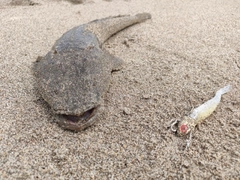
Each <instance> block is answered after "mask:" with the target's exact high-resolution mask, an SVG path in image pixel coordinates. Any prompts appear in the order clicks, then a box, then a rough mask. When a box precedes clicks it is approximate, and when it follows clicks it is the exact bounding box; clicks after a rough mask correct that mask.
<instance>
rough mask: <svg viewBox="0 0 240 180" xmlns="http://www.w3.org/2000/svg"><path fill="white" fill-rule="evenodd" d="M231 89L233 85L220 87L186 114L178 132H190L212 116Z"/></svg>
mask: <svg viewBox="0 0 240 180" xmlns="http://www.w3.org/2000/svg"><path fill="white" fill-rule="evenodd" d="M230 90H231V85H227V86H225V87H223V88H221V89H219V90H218V91H217V92H216V94H215V96H214V97H213V98H212V99H210V100H208V101H206V102H205V103H204V104H202V105H200V106H199V107H197V108H195V109H194V110H193V111H192V113H191V114H190V115H189V116H185V117H184V119H183V120H182V121H181V122H179V124H178V134H179V135H186V134H188V133H189V132H191V130H193V129H194V127H195V126H196V125H198V124H200V123H201V122H202V121H203V120H204V119H206V118H207V117H208V116H210V115H211V114H212V113H213V112H214V111H215V109H216V108H217V106H218V104H219V103H220V101H221V97H222V95H223V94H225V93H227V92H229V91H230Z"/></svg>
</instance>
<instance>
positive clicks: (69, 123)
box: [58, 106, 100, 132]
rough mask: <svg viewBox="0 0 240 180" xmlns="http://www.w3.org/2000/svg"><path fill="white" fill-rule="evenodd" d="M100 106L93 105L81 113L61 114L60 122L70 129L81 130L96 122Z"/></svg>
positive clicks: (62, 125)
mask: <svg viewBox="0 0 240 180" xmlns="http://www.w3.org/2000/svg"><path fill="white" fill-rule="evenodd" d="M99 107H100V106H96V107H93V108H91V109H89V110H87V111H85V112H84V113H82V114H81V115H66V114H60V115H59V121H58V124H59V125H60V126H61V127H62V128H64V129H68V130H72V131H77V132H78V131H81V130H84V129H86V128H87V127H89V126H91V125H92V124H93V123H95V121H96V120H95V119H96V114H97V112H98V110H99Z"/></svg>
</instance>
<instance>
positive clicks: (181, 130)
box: [179, 124, 188, 134]
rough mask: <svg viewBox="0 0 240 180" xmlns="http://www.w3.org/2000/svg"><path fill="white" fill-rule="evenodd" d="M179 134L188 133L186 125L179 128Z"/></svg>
mask: <svg viewBox="0 0 240 180" xmlns="http://www.w3.org/2000/svg"><path fill="white" fill-rule="evenodd" d="M179 130H180V132H181V134H186V133H187V131H188V126H187V125H186V124H182V125H181V126H180V128H179Z"/></svg>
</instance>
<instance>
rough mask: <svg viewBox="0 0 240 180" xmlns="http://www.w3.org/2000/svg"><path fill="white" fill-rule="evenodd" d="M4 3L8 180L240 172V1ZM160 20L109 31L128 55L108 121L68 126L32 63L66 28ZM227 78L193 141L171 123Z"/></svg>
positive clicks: (0, 146)
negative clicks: (44, 94)
mask: <svg viewBox="0 0 240 180" xmlns="http://www.w3.org/2000/svg"><path fill="white" fill-rule="evenodd" d="M6 2H8V1H6V0H3V1H1V3H0V4H1V6H0V69H1V71H0V114H1V116H0V118H1V119H0V167H1V168H0V179H21V180H22V179H144V180H145V179H240V133H239V132H240V91H239V89H240V41H239V39H240V31H239V30H240V11H239V9H240V3H239V1H235V0H225V1H224V0H223V1H217V0H205V1H204V0H202V1H198V0H193V1H175V0H158V1H156V0H128V1H124V0H112V1H103V0H92V1H85V2H84V3H82V4H77V5H73V4H71V3H69V2H66V1H47V0H45V1H40V0H38V1H33V2H37V3H38V4H34V5H31V6H27V5H25V6H10V5H6V4H7V3H6ZM140 12H149V13H151V14H152V20H149V21H146V22H144V23H142V24H138V25H135V26H132V27H130V28H128V29H125V30H124V31H122V32H120V33H118V34H117V35H115V36H114V37H112V38H110V39H109V40H108V41H107V42H106V43H105V45H104V47H105V48H106V49H107V50H108V51H109V52H110V53H111V54H113V55H115V56H117V57H120V58H122V59H123V60H124V62H125V64H124V67H123V69H122V70H120V71H116V72H114V73H113V74H112V81H111V84H110V87H109V89H108V92H107V94H106V96H105V97H104V102H103V106H102V111H101V112H100V114H99V115H98V122H97V123H96V124H94V125H93V126H91V127H90V128H88V129H86V130H85V131H83V132H79V133H74V132H71V131H66V130H63V129H61V128H60V127H59V126H58V125H57V123H56V117H55V116H54V114H52V112H51V110H50V108H49V107H48V106H47V105H46V103H45V102H44V101H43V100H42V99H41V96H40V95H39V94H38V93H37V91H36V82H35V78H34V76H33V72H32V70H31V68H32V64H33V62H34V61H35V60H36V58H37V57H38V56H43V55H45V54H46V53H47V52H48V50H50V48H51V46H52V45H53V44H54V42H55V40H57V39H58V38H59V37H60V36H61V35H62V34H63V33H64V32H65V31H67V30H69V29H71V28H72V27H74V26H77V25H80V24H82V23H87V22H89V21H91V20H94V19H98V18H104V17H107V16H114V15H119V14H131V15H134V14H136V13H140ZM227 84H231V85H232V86H233V88H232V91H231V92H229V93H227V94H225V95H224V96H223V97H222V101H221V103H220V104H219V106H218V108H217V109H216V111H215V112H214V113H213V114H212V115H211V116H210V117H209V118H207V119H206V120H205V121H204V122H203V123H201V124H200V125H199V126H198V127H197V128H196V129H195V131H194V133H193V138H192V143H191V146H190V147H189V149H188V150H187V151H184V147H185V145H186V139H187V138H188V137H179V136H177V135H176V134H175V133H173V132H172V131H171V130H170V129H169V122H170V121H171V120H172V119H182V118H183V117H184V116H185V115H188V114H189V113H190V112H191V109H192V108H194V107H197V106H199V105H200V104H202V103H204V102H205V101H206V100H208V99H210V98H212V97H213V96H214V94H215V92H216V91H217V90H218V89H220V88H222V87H224V86H225V85H227Z"/></svg>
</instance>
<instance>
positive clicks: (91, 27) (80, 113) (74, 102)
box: [34, 13, 151, 131]
mask: <svg viewBox="0 0 240 180" xmlns="http://www.w3.org/2000/svg"><path fill="white" fill-rule="evenodd" d="M150 18H151V15H150V14H148V13H142V14H137V15H135V16H128V15H127V16H115V17H108V18H104V19H100V20H94V21H92V22H89V23H87V24H83V25H80V26H77V27H74V28H73V29H71V30H69V31H67V32H66V33H65V34H63V35H62V37H61V38H60V39H58V40H57V41H56V42H55V44H54V45H53V47H52V49H51V50H50V51H49V52H48V53H47V55H46V56H45V57H42V58H38V59H37V61H36V63H35V64H34V74H35V76H36V80H37V85H38V90H39V92H40V94H41V95H42V97H43V99H44V100H45V101H46V102H47V103H48V104H49V105H50V106H51V108H52V109H53V111H54V113H56V114H58V121H59V124H60V125H61V126H62V127H63V128H66V129H70V130H74V131H80V130H82V129H85V128H86V127H88V126H90V125H92V124H93V123H94V122H95V115H96V113H97V110H98V109H99V107H100V105H101V99H102V97H103V95H104V94H105V92H106V90H107V89H108V86H109V82H110V77H111V72H112V70H116V69H120V68H121V65H122V60H121V59H119V58H116V57H114V56H112V55H110V54H109V53H108V52H106V51H105V50H103V49H102V48H101V47H102V44H103V43H104V42H105V41H106V40H107V39H108V38H109V37H111V36H112V35H113V34H115V33H117V32H119V31H121V30H123V29H124V28H126V27H128V26H131V25H134V24H136V23H140V22H143V21H145V20H147V19H150Z"/></svg>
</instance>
